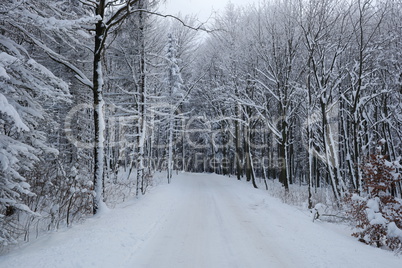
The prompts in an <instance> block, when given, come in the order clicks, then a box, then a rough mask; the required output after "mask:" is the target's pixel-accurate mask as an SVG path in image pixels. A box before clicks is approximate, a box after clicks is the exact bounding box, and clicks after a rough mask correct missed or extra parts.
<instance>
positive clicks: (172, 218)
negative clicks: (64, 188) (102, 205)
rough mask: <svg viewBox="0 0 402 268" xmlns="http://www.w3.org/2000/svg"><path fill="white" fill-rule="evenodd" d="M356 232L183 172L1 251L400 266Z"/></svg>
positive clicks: (128, 259)
mask: <svg viewBox="0 0 402 268" xmlns="http://www.w3.org/2000/svg"><path fill="white" fill-rule="evenodd" d="M350 233H351V231H350V230H349V229H348V227H347V226H344V225H339V224H333V223H326V222H320V221H315V222H313V221H312V219H311V215H309V212H308V211H305V210H302V209H299V208H296V207H292V206H289V205H286V204H283V203H282V202H281V201H280V200H279V199H277V198H273V197H270V196H269V195H268V194H267V192H266V191H264V190H259V189H253V188H252V187H251V186H250V185H249V184H246V183H245V182H239V181H237V180H236V179H235V178H227V177H223V176H218V175H214V174H188V173H184V174H180V175H178V176H176V177H174V178H173V182H172V184H171V185H166V184H161V185H159V186H157V187H155V188H153V189H151V191H150V193H149V194H147V195H145V196H144V197H142V198H140V199H132V200H130V201H127V202H125V203H123V204H120V205H118V206H117V207H116V208H114V209H112V210H107V211H103V213H101V215H97V216H94V217H91V218H89V219H88V220H87V221H85V222H84V223H83V224H76V225H74V226H73V227H71V228H66V229H62V230H59V231H58V232H57V233H52V234H48V235H45V236H43V237H40V238H39V239H36V240H34V241H32V242H30V243H28V244H25V245H23V246H21V248H19V249H16V250H14V251H13V252H11V253H9V254H6V255H3V256H0V267H41V268H42V267H52V268H53V267H152V268H156V267H167V268H169V267H175V268H176V267H186V268H188V267H209V268H210V267H219V268H222V267H253V268H258V267H376V268H377V267H389V268H391V267H395V268H396V267H401V266H402V258H401V257H400V256H396V255H395V254H394V253H392V252H388V251H386V250H381V249H377V248H373V247H370V246H366V245H364V244H362V243H359V242H358V241H357V240H356V239H355V238H353V237H351V236H350Z"/></svg>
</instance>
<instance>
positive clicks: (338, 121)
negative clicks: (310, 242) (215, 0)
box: [0, 0, 402, 249]
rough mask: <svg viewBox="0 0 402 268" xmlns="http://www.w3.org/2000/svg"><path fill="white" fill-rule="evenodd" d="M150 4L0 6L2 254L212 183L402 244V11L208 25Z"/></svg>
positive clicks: (303, 2)
mask: <svg viewBox="0 0 402 268" xmlns="http://www.w3.org/2000/svg"><path fill="white" fill-rule="evenodd" d="M161 2H162V1H151V0H96V1H89V0H55V1H47V0H35V1H31V0H25V1H23V0H2V2H1V4H0V244H1V245H3V246H5V247H7V246H8V245H11V244H14V243H17V242H18V241H21V240H24V239H25V240H29V238H30V237H34V236H35V235H36V234H40V233H41V232H43V231H44V230H53V229H57V228H59V226H66V225H71V224H72V223H73V222H76V221H80V220H82V219H84V218H85V216H86V215H91V214H95V213H97V212H98V211H99V210H102V207H103V206H104V205H105V203H106V204H107V205H109V206H110V205H112V204H115V203H116V202H121V201H123V200H125V199H127V198H128V197H129V196H130V195H136V196H140V195H142V194H145V193H146V191H147V188H148V187H149V186H150V185H152V182H153V176H154V173H155V172H164V174H165V177H166V180H167V181H168V182H169V183H170V182H171V181H173V182H174V173H175V172H176V171H187V172H214V173H217V174H223V175H229V176H230V175H233V177H235V179H238V180H247V181H250V182H251V183H250V184H251V185H252V186H254V187H256V188H257V187H266V188H268V182H270V181H273V180H276V181H278V182H279V183H280V184H281V185H282V187H283V189H284V195H290V194H291V193H292V191H293V189H294V188H292V186H297V187H299V189H303V190H305V191H306V193H307V195H306V197H307V199H306V200H305V202H307V206H308V208H309V209H313V208H314V207H315V206H316V205H317V203H318V201H317V199H316V198H315V197H314V196H315V194H316V193H317V192H318V191H319V189H326V190H328V192H329V193H328V195H329V196H330V198H328V202H329V203H330V204H327V205H331V206H333V207H334V208H337V209H339V210H342V211H346V212H347V213H346V212H345V213H346V215H349V217H350V218H352V219H353V221H354V222H355V224H356V226H357V227H358V228H359V229H358V231H357V232H356V233H355V235H356V237H358V238H359V239H360V240H361V241H363V242H365V243H368V244H373V245H376V246H379V247H380V246H388V247H389V248H391V249H397V248H400V247H401V241H402V202H401V198H402V184H401V175H400V172H401V168H402V166H401V164H402V163H401V150H402V146H401V143H402V125H401V123H402V118H401V115H402V68H401V67H402V66H401V65H402V2H401V1H399V0H384V1H375V0H357V1H352V0H271V1H261V2H260V3H259V4H255V5H250V6H247V7H236V6H234V5H231V4H230V3H229V4H228V5H227V8H226V10H225V11H224V12H223V13H222V14H219V15H217V16H216V18H215V19H214V20H213V21H212V20H211V21H210V22H209V23H208V24H204V23H200V22H199V21H198V20H197V18H196V17H191V16H187V17H184V18H182V17H179V16H172V15H170V14H168V15H167V14H161V13H159V12H158V9H157V8H158V5H159V4H160V3H161Z"/></svg>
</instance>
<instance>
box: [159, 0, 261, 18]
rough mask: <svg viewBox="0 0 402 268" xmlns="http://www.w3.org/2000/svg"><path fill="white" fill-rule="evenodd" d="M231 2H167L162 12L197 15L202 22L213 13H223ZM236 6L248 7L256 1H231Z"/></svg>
mask: <svg viewBox="0 0 402 268" xmlns="http://www.w3.org/2000/svg"><path fill="white" fill-rule="evenodd" d="M228 2H229V0H166V4H161V7H160V10H161V11H163V12H167V13H169V14H173V15H175V14H177V13H179V12H181V14H183V15H187V14H195V15H197V16H198V18H199V19H200V21H202V22H204V21H206V20H207V19H208V18H209V16H210V14H211V13H212V12H213V11H223V10H225V6H226V5H227V3H228ZM230 2H232V3H233V4H235V5H236V6H240V5H246V4H248V3H252V2H254V0H231V1H230Z"/></svg>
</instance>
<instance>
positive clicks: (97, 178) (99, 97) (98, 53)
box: [93, 0, 106, 214]
mask: <svg viewBox="0 0 402 268" xmlns="http://www.w3.org/2000/svg"><path fill="white" fill-rule="evenodd" d="M104 11H105V0H101V1H99V4H98V6H97V9H96V15H99V16H100V17H101V18H102V20H99V21H98V22H97V23H96V25H95V48H94V64H93V98H94V100H93V101H94V127H95V146H94V182H93V183H94V191H95V196H94V200H93V213H94V214H96V213H97V212H98V209H99V207H100V204H101V203H102V202H103V168H104V133H103V131H104V129H105V120H104V116H103V115H104V114H103V104H104V100H103V74H102V60H101V57H102V51H103V38H104V34H105V31H106V27H105V24H104V22H103V17H104Z"/></svg>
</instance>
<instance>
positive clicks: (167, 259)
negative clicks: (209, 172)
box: [135, 175, 297, 267]
mask: <svg viewBox="0 0 402 268" xmlns="http://www.w3.org/2000/svg"><path fill="white" fill-rule="evenodd" d="M180 183H181V187H182V194H181V198H180V199H179V203H178V204H177V206H176V207H175V209H174V211H172V213H171V214H170V215H169V217H168V218H167V219H166V223H165V224H164V225H163V227H162V228H161V229H160V230H159V231H158V232H157V233H155V234H154V235H153V237H152V238H150V239H149V241H147V242H146V243H144V245H142V248H141V249H140V250H139V251H138V252H137V256H136V257H135V259H136V260H137V261H138V264H140V266H141V267H295V266H296V265H297V263H296V262H292V260H291V259H289V257H287V252H285V251H278V250H277V245H276V244H275V243H274V241H275V239H273V237H272V236H275V234H274V233H272V229H271V230H270V228H269V226H268V225H267V223H266V222H263V221H262V222H261V221H258V220H259V219H258V218H256V217H255V215H253V213H252V212H253V206H258V204H253V205H250V203H243V202H241V200H242V199H241V197H240V196H239V194H240V193H239V192H236V191H233V190H232V188H231V187H229V186H230V185H228V182H227V180H225V179H222V178H220V179H217V178H216V177H212V176H211V177H210V178H208V177H207V176H205V175H198V176H197V175H196V176H192V177H191V178H188V179H187V180H181V181H180ZM261 204H262V203H261Z"/></svg>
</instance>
